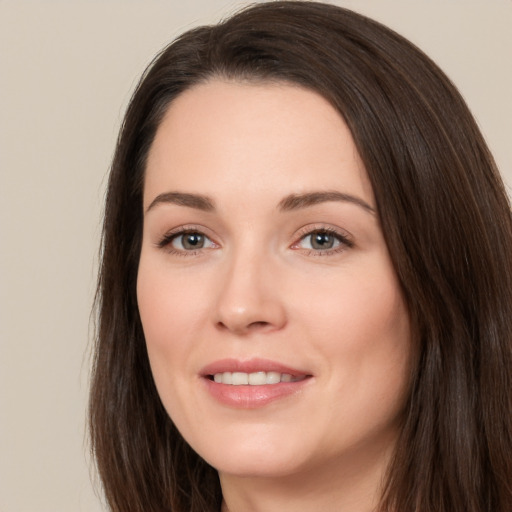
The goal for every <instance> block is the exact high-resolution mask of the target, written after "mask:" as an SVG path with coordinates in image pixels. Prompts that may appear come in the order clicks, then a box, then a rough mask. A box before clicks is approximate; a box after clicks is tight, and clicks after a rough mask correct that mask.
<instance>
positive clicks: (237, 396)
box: [137, 80, 410, 477]
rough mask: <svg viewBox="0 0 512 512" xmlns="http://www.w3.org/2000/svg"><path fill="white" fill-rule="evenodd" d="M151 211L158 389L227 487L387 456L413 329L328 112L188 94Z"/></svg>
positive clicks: (277, 100)
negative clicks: (239, 480) (229, 480)
mask: <svg viewBox="0 0 512 512" xmlns="http://www.w3.org/2000/svg"><path fill="white" fill-rule="evenodd" d="M144 212H145V213H144V234H143V243H142V252H141V258H140V266H139V273H138V284H137V294H138V303H139V308H140V315H141V319H142V324H143V328H144V333H145V337H146V342H147V349H148V354H149V359H150V363H151V369H152V372H153V376H154V380H155V383H156V387H157V389H158V392H159V394H160V397H161V399H162V402H163V404H164V406H165V408H166V410H167V412H168V413H169V415H170V417H171V418H172V420H173V421H174V423H175V424H176V426H177V428H178V429H179V430H180V432H181V433H182V435H183V437H184V438H185V439H186V440H187V441H188V442H189V443H190V445H191V446H192V447H193V448H194V449H195V450H196V451H197V452H198V453H199V454H200V455H201V456H202V457H203V458H204V459H206V460H207V461H208V462H209V463H210V464H211V465H213V466H214V467H216V468H217V469H218V470H219V471H220V473H221V477H222V476H223V475H241V476H242V475H243V476H251V475H252V476H279V475H281V476H283V475H291V474H297V473H300V472H306V471H310V470H312V469H314V468H319V467H331V468H333V467H335V466H336V465H337V464H347V463H350V464H354V463H355V462H356V461H362V460H366V459H368V461H371V460H373V459H375V460H377V459H381V458H382V457H383V456H384V455H383V454H384V453H388V452H389V448H390V447H391V446H392V445H393V442H394V439H395V436H396V433H397V424H398V421H399V417H400V414H401V411H402V409H403V404H404V400H405V396H406V394H407V376H408V363H409V359H410V334H409V321H408V315H407V311H406V306H405V305H404V301H403V297H402V294H401V291H400V287H399V285H398V282H397V277H396V275H395V272H394V270H393V267H392V264H391V261H390V258H389V254H388V251H387V248H386V244H385V242H384V238H383V235H382V232H381V228H380V225H379V221H378V216H377V214H376V212H375V203H374V197H373V194H372V189H371V186H370V184H369V181H368V177H367V174H366V171H365V169H364V167H363V165H362V163H361V160H360V158H359V156H358V153H357V150H356V148H355V146H354V143H353V140H352V137H351V134H350V132H349V130H348V128H347V126H346V125H345V123H344V121H343V120H342V118H341V117H340V115H339V114H338V113H337V112H336V111H335V110H334V109H333V107H331V106H330V104H329V103H328V102H327V101H326V100H324V99H323V98H322V97H320V96H319V95H317V94H315V93H313V92H310V91H308V90H305V89H302V88H299V87H294V86H291V85H284V84H283V85H279V84H273V85H271V84H267V85H265V84H247V83H244V84H240V83H234V82H223V81H220V80H219V81H211V82H209V83H207V84H202V85H199V86H196V87H194V88H193V89H191V90H188V91H187V92H185V93H183V94H182V95H181V96H179V97H178V98H177V99H176V100H175V101H174V102H173V103H172V104H171V106H170V108H169V110H168V112H167V113H166V116H165V118H164V120H163V122H162V124H161V126H160V127H159V129H158V132H157V134H156V138H155V141H154V143H153V145H152V147H151V150H150V154H149V159H148V164H147V174H146V178H145V185H144ZM326 465H327V466H326Z"/></svg>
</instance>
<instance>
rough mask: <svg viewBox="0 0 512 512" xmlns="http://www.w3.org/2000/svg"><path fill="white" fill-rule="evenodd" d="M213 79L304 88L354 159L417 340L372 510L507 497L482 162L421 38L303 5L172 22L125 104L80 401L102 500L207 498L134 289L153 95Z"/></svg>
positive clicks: (203, 507) (505, 292) (487, 168)
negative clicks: (354, 151)
mask: <svg viewBox="0 0 512 512" xmlns="http://www.w3.org/2000/svg"><path fill="white" fill-rule="evenodd" d="M212 77H223V78H226V79H229V80H238V81H240V80H250V81H255V80H256V81H264V82H265V81H281V82H282V81H284V82H291V83H294V84H299V85H302V86H304V87H306V88H308V89H310V90H313V91H316V92H317V93H319V94H321V95H322V96H324V97H325V98H326V99H327V100H329V101H330V102H331V104H332V105H333V106H334V107H335V108H336V109H337V110H338V111H339V112H340V115H342V116H343V118H344V119H345V121H346V123H347V124H348V126H349V128H350V129H351V131H352V134H353V137H354V140H355V143H356V145H357V147H358V150H359V153H360V156H361V158H362V160H363V162H364V164H365V167H366V170H367V172H368V175H369V177H370V180H371V183H372V186H373V191H374V194H375V198H376V203H377V208H378V213H379V217H380V221H381V225H382V229H383V232H384V236H385V238H386V242H387V245H388V249H389V252H390V255H391V258H392V261H393V264H394V267H395V270H396V273H397V275H398V277H399V280H400V283H401V286H402V288H403V293H404V296H405V298H406V301H407V304H408V308H409V312H410V315H411V325H412V326H413V333H412V338H413V339H412V342H413V343H414V346H415V349H416V350H415V353H416V358H415V361H414V363H415V364H414V369H413V374H412V376H411V389H410V395H409V399H408V402H407V405H406V410H405V413H404V421H403V425H402V428H401V434H400V437H399V440H398V443H397V446H396V450H395V454H394V458H393V460H392V461H391V464H390V467H389V469H388V473H387V475H386V481H385V485H384V488H383V494H382V500H381V504H380V507H379V510H381V511H390V512H391V511H393V512H402V511H407V512H413V511H415V512H434V511H435V512H455V511H461V512H462V511H464V512H484V511H485V512H509V511H510V510H512V342H511V336H512V265H511V261H512V260H511V259H512V221H511V215H510V207H509V203H508V200H507V196H506V193H505V191H504V188H503V184H502V182H501V179H500V177H499V173H498V171H497V169H496V166H495V163H494V161H493V158H492V156H491V154H490V153H489V150H488V149H487V146H486V144H485V142H484V140H483V138H482V136H481V134H480V133H479V130H478V128H477V126H476V123H475V121H474V120H473V118H472V116H471V114H470V112H469V110H468V108H467V106H466V105H465V103H464V101H463V100H462V98H461V96H460V94H459V93H458V92H457V90H456V89H455V87H454V86H453V85H452V83H451V82H450V81H449V80H448V78H447V77H446V76H445V75H444V74H443V73H442V72H441V71H440V70H439V68H438V67H437V66H436V65H435V64H434V63H433V62H432V61H431V60H430V59H429V58H428V57H426V56H425V55H424V54H423V53H422V52H421V51H420V50H418V49H417V48H416V47H415V46H413V45H412V44H411V43H410V42H408V41H406V40H405V39H404V38H402V37H401V36H399V35H397V34H396V33H394V32H393V31H391V30H389V29H387V28H386V27H383V26H382V25H380V24H378V23H376V22H374V21H372V20H369V19H367V18H365V17H363V16H361V15H358V14H355V13H353V12H351V11H349V10H345V9H342V8H339V7H335V6H333V5H327V4H321V3H315V2H302V1H291V2H288V1H284V2H280V1H278V2H271V3H263V4H257V5H255V6H252V7H250V8H248V9H246V10H243V11H241V12H239V13H238V14H236V15H235V16H233V17H231V18H230V19H228V20H226V21H224V22H222V23H220V24H218V25H215V26H211V27H201V28H197V29H194V30H191V31H189V32H187V33H185V34H184V35H182V36H181V37H180V38H179V39H177V40H176V41H175V42H173V43H172V44H171V45H170V46H168V47H167V48H165V49H164V50H163V51H162V52H161V54H159V55H158V56H157V58H156V59H155V60H154V62H153V63H152V64H151V65H150V66H149V68H148V70H147V71H146V72H145V74H144V76H143V77H142V79H141V81H140V83H139V85H138V87H137V89H136V91H135V93H134V96H133V98H132V100H131V103H130V105H129V108H128V111H127V113H126V117H125V120H124V124H123V127H122V130H121V133H120V136H119V140H118V144H117V148H116V152H115V156H114V160H113V164H112V169H111V174H110V181H109V185H108V193H107V200H106V208H105V218H104V227H103V245H102V257H101V268H100V274H99V283H98V293H97V302H96V305H97V308H98V313H99V322H98V332H97V341H96V347H95V350H96V351H95V359H94V368H93V377H92V387H91V397H90V431H91V439H92V449H93V453H94V456H95V457H96V461H97V466H98V469H99V473H100V476H101V479H102V482H103V486H104V490H105V494H106V497H107V500H108V503H109V505H110V507H111V509H112V510H113V511H116V512H132V511H133V512H135V511H136V512H153V511H155V512H156V511H158V512H162V511H175V512H185V511H186V512H194V511H195V512H207V511H212V512H214V511H215V512H217V511H218V510H220V503H221V499H222V496H221V490H220V485H219V480H218V476H217V473H216V471H215V470H214V469H213V468H211V467H210V466H208V464H206V462H204V461H203V460H202V459H201V458H200V457H199V456H198V455H197V454H196V453H195V452H194V451H193V450H192V449H191V448H190V447H189V446H188V445H187V444H186V442H185V441H184V440H183V438H182V437H181V435H180V434H179V432H178V431H177V430H176V428H175V427H174V425H173V423H172V420H171V419H170V418H169V417H168V415H167V413H166V412H165V410H164V409H163V407H162V404H161V402H160V399H159V397H158V394H157V392H156V389H155V386H154V383H153V380H152V376H151V372H150V368H149V363H148V357H147V353H146V347H145V341H144V336H143V332H142V328H141V323H140V318H139V314H138V308H137V300H136V277H137V266H138V260H139V253H140V245H141V233H142V213H143V212H142V191H143V181H144V168H145V162H146V157H147V154H148V150H149V148H150V146H151V143H152V141H153V138H154V136H155V132H156V130H157V128H158V126H159V123H160V121H161V119H162V117H163V114H164V113H165V111H166V108H167V107H168V105H169V103H170V102H171V101H172V100H173V99H174V98H176V96H177V95H179V94H180V93H181V92H183V91H184V90H186V89H188V88H190V87H192V86H193V85H195V84H198V83H201V82H204V81H207V80H209V79H211V78H212Z"/></svg>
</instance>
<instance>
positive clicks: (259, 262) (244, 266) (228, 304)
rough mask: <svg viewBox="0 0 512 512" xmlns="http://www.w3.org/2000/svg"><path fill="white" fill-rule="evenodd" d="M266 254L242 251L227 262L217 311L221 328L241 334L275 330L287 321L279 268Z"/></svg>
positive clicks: (217, 323)
mask: <svg viewBox="0 0 512 512" xmlns="http://www.w3.org/2000/svg"><path fill="white" fill-rule="evenodd" d="M269 260H270V258H265V257H264V255H261V256H257V255H254V254H252V255H248V254H245V255H244V254H240V255H239V256H237V257H236V258H233V261H231V262H230V263H229V264H227V265H226V272H223V273H222V276H219V277H221V279H220V285H219V290H220V291H219V295H218V300H217V304H216V308H215V313H214V322H215V325H216V327H217V328H218V329H221V330H225V331H229V332H231V333H234V334H237V335H242V336H243V335H248V334H250V333H255V332H261V333H263V332H265V333H267V332H272V331H275V330H279V329H282V328H283V327H284V325H285V324H286V321H287V317H286V308H285V303H284V302H285V301H284V296H283V293H282V290H280V289H279V286H278V279H277V277H278V276H277V274H278V269H276V268H275V265H272V263H271V262H270V261H269Z"/></svg>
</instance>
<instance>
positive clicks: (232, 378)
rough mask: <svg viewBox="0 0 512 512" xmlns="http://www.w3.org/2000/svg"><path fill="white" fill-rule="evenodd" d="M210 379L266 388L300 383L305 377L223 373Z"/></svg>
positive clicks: (219, 382)
mask: <svg viewBox="0 0 512 512" xmlns="http://www.w3.org/2000/svg"><path fill="white" fill-rule="evenodd" d="M210 378H211V379H212V380H213V381H214V382H216V383H217V384H228V385H231V386H247V385H249V386H264V385H269V384H270V385H272V384H279V383H281V382H298V381H301V380H304V379H305V378H306V377H305V375H302V376H293V375H291V374H290V373H280V372H253V373H245V372H221V373H216V374H214V375H212V376H210Z"/></svg>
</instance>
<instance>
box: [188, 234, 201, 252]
mask: <svg viewBox="0 0 512 512" xmlns="http://www.w3.org/2000/svg"><path fill="white" fill-rule="evenodd" d="M203 245H204V236H203V235H200V234H199V233H189V234H188V235H186V236H184V237H183V247H184V248H185V249H201V247H203Z"/></svg>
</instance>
